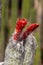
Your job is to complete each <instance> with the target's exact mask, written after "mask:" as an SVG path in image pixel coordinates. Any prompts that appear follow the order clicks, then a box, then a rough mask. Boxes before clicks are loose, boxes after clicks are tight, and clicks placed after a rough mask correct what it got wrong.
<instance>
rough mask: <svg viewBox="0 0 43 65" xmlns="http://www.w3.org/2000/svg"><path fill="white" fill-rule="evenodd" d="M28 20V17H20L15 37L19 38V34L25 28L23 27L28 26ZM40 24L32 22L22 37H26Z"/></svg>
mask: <svg viewBox="0 0 43 65" xmlns="http://www.w3.org/2000/svg"><path fill="white" fill-rule="evenodd" d="M27 23H28V21H27V20H26V19H18V20H17V24H16V34H15V35H14V39H19V36H20V34H21V32H22V30H23V28H24V27H25V26H26V24H27ZM38 26H39V24H31V25H30V26H29V27H27V29H26V31H25V32H24V33H23V35H22V38H23V39H25V38H26V37H27V36H28V35H29V34H30V33H31V32H33V31H34V30H35V29H36V28H37V27H38Z"/></svg>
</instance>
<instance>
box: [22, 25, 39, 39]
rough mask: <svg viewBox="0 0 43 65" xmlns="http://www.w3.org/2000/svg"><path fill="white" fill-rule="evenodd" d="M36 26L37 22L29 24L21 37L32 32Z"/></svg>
mask: <svg viewBox="0 0 43 65" xmlns="http://www.w3.org/2000/svg"><path fill="white" fill-rule="evenodd" d="M38 26H39V24H31V25H30V26H29V27H28V28H27V30H26V31H25V32H24V33H23V39H25V38H26V37H27V36H28V35H29V34H30V33H32V32H33V31H34V30H35V29H36V28H37V27H38Z"/></svg>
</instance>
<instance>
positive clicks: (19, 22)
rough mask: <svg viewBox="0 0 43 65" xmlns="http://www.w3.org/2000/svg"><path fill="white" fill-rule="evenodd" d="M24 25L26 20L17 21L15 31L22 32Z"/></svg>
mask: <svg viewBox="0 0 43 65" xmlns="http://www.w3.org/2000/svg"><path fill="white" fill-rule="evenodd" d="M26 24H27V20H26V19H19V20H17V24H16V30H18V31H22V29H23V28H24V27H25V25H26Z"/></svg>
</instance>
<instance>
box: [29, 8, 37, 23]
mask: <svg viewBox="0 0 43 65" xmlns="http://www.w3.org/2000/svg"><path fill="white" fill-rule="evenodd" d="M29 19H30V22H31V23H36V22H35V21H36V10H35V9H34V8H32V9H31V11H30V17H29Z"/></svg>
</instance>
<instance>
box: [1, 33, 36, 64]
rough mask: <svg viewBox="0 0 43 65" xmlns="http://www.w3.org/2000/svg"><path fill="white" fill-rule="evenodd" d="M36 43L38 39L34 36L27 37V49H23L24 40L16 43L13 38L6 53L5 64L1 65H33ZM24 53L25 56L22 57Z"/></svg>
mask: <svg viewBox="0 0 43 65" xmlns="http://www.w3.org/2000/svg"><path fill="white" fill-rule="evenodd" d="M36 43H37V42H36V39H35V37H34V36H33V35H32V34H30V35H29V36H28V37H27V39H26V44H25V47H23V40H22V41H18V42H16V41H14V40H13V38H12V37H11V38H10V40H9V44H8V45H7V48H6V51H5V60H4V63H1V64H0V65H2V64H4V65H33V62H34V55H35V51H36V48H37V44H36ZM20 47H21V49H20ZM24 49H25V51H24ZM23 52H24V54H23V55H22V53H23ZM23 56H24V58H23Z"/></svg>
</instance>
